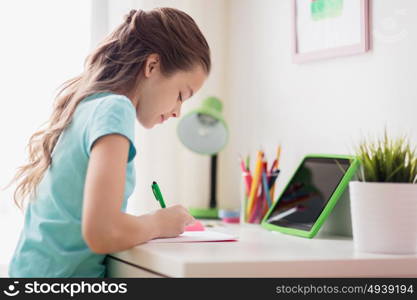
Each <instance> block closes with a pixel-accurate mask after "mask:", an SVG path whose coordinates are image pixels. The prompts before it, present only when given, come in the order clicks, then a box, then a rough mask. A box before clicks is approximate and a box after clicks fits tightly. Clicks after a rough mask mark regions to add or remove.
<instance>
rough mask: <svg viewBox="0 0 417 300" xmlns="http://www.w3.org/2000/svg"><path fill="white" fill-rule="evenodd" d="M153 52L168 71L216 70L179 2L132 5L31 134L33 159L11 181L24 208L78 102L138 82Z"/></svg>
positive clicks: (16, 201) (63, 87)
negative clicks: (165, 5) (145, 7)
mask: <svg viewBox="0 0 417 300" xmlns="http://www.w3.org/2000/svg"><path fill="white" fill-rule="evenodd" d="M153 53H155V54H158V55H159V57H160V66H161V72H162V74H164V75H165V76H167V77H169V76H171V75H172V74H174V73H175V72H177V71H190V70H192V69H193V68H194V67H195V66H196V65H198V64H199V65H201V66H202V67H203V69H204V70H205V72H206V73H207V74H208V73H209V72H210V68H211V61H210V49H209V46H208V44H207V41H206V39H205V38H204V36H203V34H202V33H201V31H200V29H199V28H198V26H197V25H196V23H195V22H194V20H193V19H192V18H191V17H190V16H189V15H187V14H186V13H184V12H182V11H180V10H177V9H174V8H156V9H153V10H150V11H143V10H131V11H130V12H129V13H128V14H127V15H126V16H125V17H124V22H123V23H122V24H121V25H119V26H118V27H117V28H116V29H115V30H114V31H113V32H112V33H110V34H109V35H108V36H107V37H106V38H105V39H104V40H103V41H102V42H101V43H100V44H99V45H98V47H97V48H96V49H95V50H94V51H93V52H92V53H91V54H90V55H89V56H87V58H86V60H85V63H84V71H83V72H82V73H81V74H80V75H79V76H77V77H75V78H72V79H70V80H68V81H66V82H64V83H63V84H62V86H61V87H60V90H59V92H58V93H57V95H56V98H55V101H54V106H53V112H52V115H51V117H50V119H49V120H48V121H47V123H46V128H45V129H42V130H39V131H37V132H35V133H34V134H33V135H32V136H31V137H30V139H29V143H28V148H29V149H28V152H29V162H28V163H27V164H25V165H23V166H21V167H19V168H18V171H17V173H16V175H15V176H14V178H13V179H12V181H11V182H10V184H12V183H13V182H14V181H16V182H18V185H17V187H16V190H15V192H14V202H15V203H16V205H17V206H18V207H19V208H21V209H22V208H23V205H24V201H25V198H26V197H27V196H28V195H33V194H32V193H34V194H35V195H36V189H37V186H38V184H39V183H40V181H41V180H42V177H43V175H44V173H45V171H46V170H47V168H48V167H49V165H50V164H51V162H52V151H53V149H54V147H55V145H56V143H57V141H58V138H59V136H60V134H61V133H62V132H63V131H64V129H65V128H66V127H67V126H68V125H69V124H70V123H71V120H72V116H73V114H74V111H75V109H76V107H77V105H78V104H79V103H80V102H81V101H82V100H83V99H84V98H85V97H87V96H89V95H91V94H94V93H98V92H106V91H107V92H112V91H113V92H114V91H126V90H130V89H131V88H133V86H134V84H135V83H136V80H137V77H138V75H139V72H141V71H142V70H143V66H144V63H145V61H146V59H147V58H148V56H149V55H150V54H153ZM10 184H9V185H10ZM9 185H8V186H9ZM31 199H32V198H31Z"/></svg>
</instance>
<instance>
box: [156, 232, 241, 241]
mask: <svg viewBox="0 0 417 300" xmlns="http://www.w3.org/2000/svg"><path fill="white" fill-rule="evenodd" d="M236 240H237V236H235V235H231V234H227V233H222V232H217V231H211V230H205V231H186V232H184V233H183V234H181V235H179V236H177V237H175V238H159V239H154V240H150V241H149V242H148V243H190V242H231V241H236Z"/></svg>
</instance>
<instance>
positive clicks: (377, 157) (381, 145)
mask: <svg viewBox="0 0 417 300" xmlns="http://www.w3.org/2000/svg"><path fill="white" fill-rule="evenodd" d="M356 152H357V153H356V154H357V156H358V158H359V160H360V162H361V167H360V170H361V171H360V174H359V180H360V181H366V182H408V183H416V181H417V154H416V150H415V148H412V147H411V145H410V142H409V140H408V139H407V138H406V137H400V138H395V139H392V138H389V137H388V134H387V131H385V134H384V136H383V138H379V139H377V140H376V141H366V140H364V141H362V142H361V143H360V144H359V146H358V147H357V150H356Z"/></svg>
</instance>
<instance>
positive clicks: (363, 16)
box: [293, 0, 369, 63]
mask: <svg viewBox="0 0 417 300" xmlns="http://www.w3.org/2000/svg"><path fill="white" fill-rule="evenodd" d="M368 50H369V0H293V61H294V62H295V63H303V62H307V61H313V60H319V59H325V58H330V57H338V56H345V55H353V54H358V53H363V52H366V51H368Z"/></svg>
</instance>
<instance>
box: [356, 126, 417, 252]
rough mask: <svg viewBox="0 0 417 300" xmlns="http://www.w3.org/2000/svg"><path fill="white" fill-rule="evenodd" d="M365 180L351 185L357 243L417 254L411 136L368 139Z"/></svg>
mask: <svg viewBox="0 0 417 300" xmlns="http://www.w3.org/2000/svg"><path fill="white" fill-rule="evenodd" d="M356 152H357V153H356V154H357V156H358V158H359V160H360V162H361V164H360V171H359V174H358V177H359V181H352V182H350V185H349V190H350V200H351V213H352V234H353V242H354V248H355V249H356V250H358V251H362V252H374V253H391V254H412V253H417V184H416V181H417V155H416V151H415V149H414V148H412V147H411V145H410V142H409V140H408V139H407V138H405V137H401V138H395V139H393V138H390V137H389V136H388V134H387V132H386V131H385V134H384V136H383V137H382V138H379V139H376V140H375V141H370V140H368V141H366V140H364V141H362V142H361V143H360V144H359V146H358V147H357V150H356Z"/></svg>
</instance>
